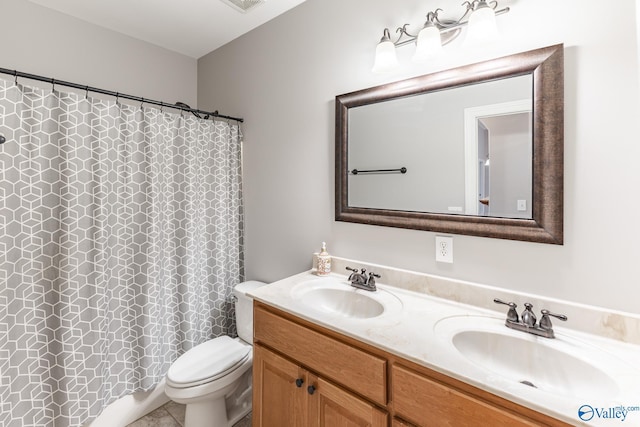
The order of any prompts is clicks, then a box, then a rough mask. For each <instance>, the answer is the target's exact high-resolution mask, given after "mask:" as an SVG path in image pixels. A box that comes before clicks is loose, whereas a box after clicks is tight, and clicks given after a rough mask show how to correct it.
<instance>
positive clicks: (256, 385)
mask: <svg viewBox="0 0 640 427" xmlns="http://www.w3.org/2000/svg"><path fill="white" fill-rule="evenodd" d="M307 377H308V374H307V373H306V371H305V370H304V369H302V368H300V367H299V366H298V365H296V364H295V363H292V362H290V361H288V360H286V359H284V358H282V357H280V356H278V355H276V354H275V353H273V352H271V351H269V350H267V349H266V348H264V347H261V346H259V345H256V346H254V347H253V426H254V427H300V426H303V425H305V424H306V422H307V421H306V420H307V416H308V412H307V404H308V398H307V396H308V395H307V392H306V390H307V386H308V378H307Z"/></svg>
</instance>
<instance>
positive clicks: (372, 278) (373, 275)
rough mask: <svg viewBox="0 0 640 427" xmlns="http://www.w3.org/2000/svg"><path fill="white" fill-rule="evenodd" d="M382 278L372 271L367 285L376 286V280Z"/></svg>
mask: <svg viewBox="0 0 640 427" xmlns="http://www.w3.org/2000/svg"><path fill="white" fill-rule="evenodd" d="M380 277H381V276H380V275H379V274H376V273H374V272H372V271H370V272H369V279H368V280H367V285H369V286H375V284H376V279H379V278H380Z"/></svg>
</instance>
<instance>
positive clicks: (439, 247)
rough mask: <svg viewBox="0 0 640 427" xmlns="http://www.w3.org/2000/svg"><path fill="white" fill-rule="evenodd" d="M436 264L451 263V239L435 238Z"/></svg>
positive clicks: (445, 237)
mask: <svg viewBox="0 0 640 427" xmlns="http://www.w3.org/2000/svg"><path fill="white" fill-rule="evenodd" d="M436 262H447V263H449V264H452V263H453V237H449V236H436Z"/></svg>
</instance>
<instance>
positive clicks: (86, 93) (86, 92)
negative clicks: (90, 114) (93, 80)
mask: <svg viewBox="0 0 640 427" xmlns="http://www.w3.org/2000/svg"><path fill="white" fill-rule="evenodd" d="M84 99H85V100H86V101H88V100H89V86H85V87H84Z"/></svg>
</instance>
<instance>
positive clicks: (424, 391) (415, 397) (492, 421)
mask: <svg viewBox="0 0 640 427" xmlns="http://www.w3.org/2000/svg"><path fill="white" fill-rule="evenodd" d="M391 378H392V391H391V396H392V400H393V407H394V410H395V413H396V414H397V415H398V416H401V417H402V418H405V419H407V420H409V421H411V422H412V423H415V424H417V425H418V426H423V427H431V426H436V427H438V426H446V427H451V426H456V427H464V426H469V427H472V426H477V425H487V426H509V427H525V426H527V427H532V426H538V425H539V424H538V423H534V422H532V421H529V420H527V419H525V418H521V417H519V416H517V415H516V414H513V413H511V412H508V411H506V410H503V409H501V408H499V407H496V406H493V405H491V404H489V403H487V402H484V401H482V400H478V399H476V398H474V397H472V396H470V395H467V394H465V393H462V392H460V391H457V390H455V389H453V388H450V387H448V386H446V385H444V384H441V383H439V382H436V381H434V380H431V379H429V378H427V377H426V376H423V375H422V374H419V373H417V372H414V371H412V370H410V369H407V368H404V367H402V366H398V365H393V367H392V368H391Z"/></svg>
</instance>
